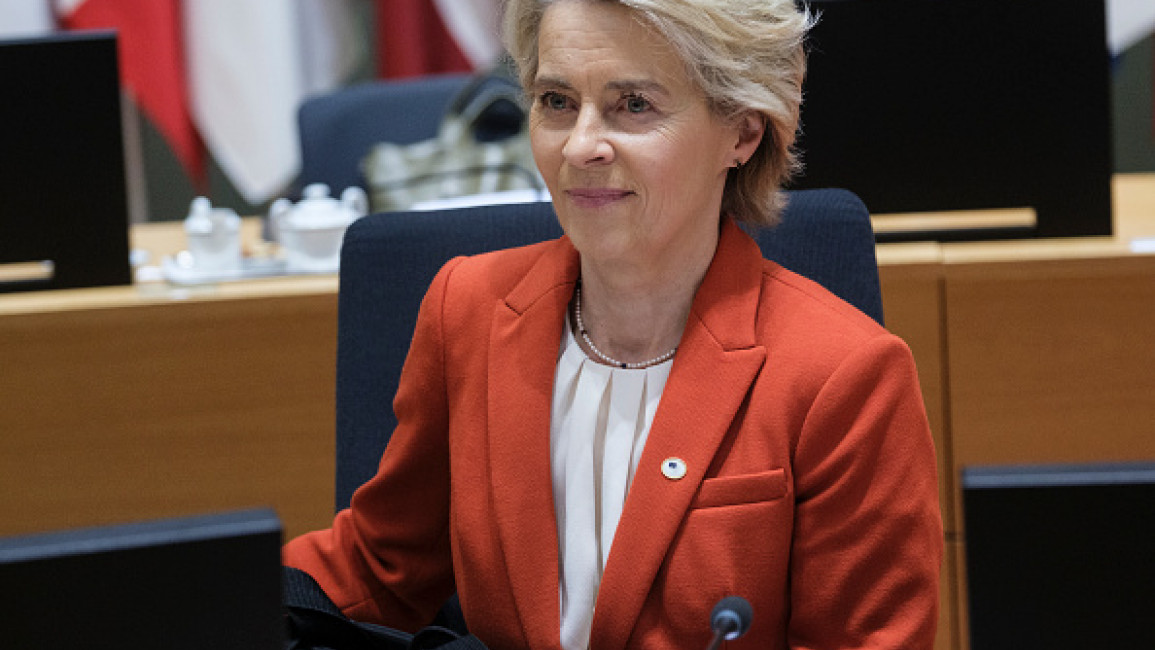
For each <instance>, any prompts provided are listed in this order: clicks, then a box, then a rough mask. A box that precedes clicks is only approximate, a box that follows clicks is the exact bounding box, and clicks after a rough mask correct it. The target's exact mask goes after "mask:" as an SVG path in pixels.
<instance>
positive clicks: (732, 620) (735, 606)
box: [707, 596, 754, 650]
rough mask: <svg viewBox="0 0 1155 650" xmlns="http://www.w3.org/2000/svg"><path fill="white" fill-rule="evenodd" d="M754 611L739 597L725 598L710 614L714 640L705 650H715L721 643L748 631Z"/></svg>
mask: <svg viewBox="0 0 1155 650" xmlns="http://www.w3.org/2000/svg"><path fill="white" fill-rule="evenodd" d="M753 617H754V609H753V608H752V607H750V603H749V602H748V601H747V600H746V599H745V598H743V597H741V596H726V597H725V598H723V599H722V600H719V601H718V604H717V605H714V611H713V612H710V628H711V629H713V630H714V640H713V641H711V642H710V646H709V648H708V649H707V650H717V648H718V644H720V643H721V642H722V641H733V640H734V639H737V638H738V637H740V636H742V635H743V634H745V633H746V630H748V629H750V620H751V619H752V618H753Z"/></svg>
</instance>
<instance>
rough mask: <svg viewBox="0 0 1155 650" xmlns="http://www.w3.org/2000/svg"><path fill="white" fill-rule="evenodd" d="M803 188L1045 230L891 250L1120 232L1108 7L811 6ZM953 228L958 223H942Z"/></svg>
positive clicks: (818, 1)
mask: <svg viewBox="0 0 1155 650" xmlns="http://www.w3.org/2000/svg"><path fill="white" fill-rule="evenodd" d="M809 4H810V5H811V7H812V9H813V10H814V12H815V13H817V14H818V16H819V19H818V23H817V25H816V26H815V28H814V30H813V32H812V33H811V37H810V57H809V70H808V72H807V77H806V81H805V84H804V100H803V105H802V135H801V138H800V141H799V147H800V149H801V151H802V160H803V162H804V164H805V171H804V173H803V175H802V176H801V178H800V179H799V180H798V182H797V183H796V184H795V185H796V186H797V187H800V188H813V187H842V188H846V189H849V190H852V191H853V192H855V193H856V194H858V195H859V196H860V197H861V198H862V199H863V201H864V202H865V203H866V205H867V207H868V208H870V211H871V213H873V214H879V213H909V212H928V211H951V210H986V209H1026V211H1027V213H1028V216H1029V213H1030V211H1031V210H1033V211H1034V216H1035V219H1034V221H1035V223H1034V225H1033V226H1032V225H1029V224H1028V225H1022V224H1014V225H1010V226H1006V227H1000V226H998V225H995V226H987V227H984V228H976V229H951V228H945V229H943V230H938V229H935V230H931V231H911V232H905V233H904V232H901V231H898V232H891V233H880V235H879V239H880V241H887V240H902V239H919V238H924V237H928V238H932V239H940V240H949V239H989V238H994V237H1069V236H1084V235H1110V234H1111V174H1112V157H1111V129H1110V56H1109V53H1108V49H1107V35H1106V17H1105V9H1104V0H1063V1H1062V2H1055V1H1054V0H1014V1H1013V2H1007V1H1006V0H812V1H811V2H810V3H809ZM944 223H945V220H944Z"/></svg>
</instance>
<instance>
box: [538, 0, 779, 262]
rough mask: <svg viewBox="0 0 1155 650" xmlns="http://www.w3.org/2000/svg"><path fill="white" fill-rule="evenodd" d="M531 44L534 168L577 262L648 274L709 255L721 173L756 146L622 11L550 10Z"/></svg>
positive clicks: (569, 1) (569, 2)
mask: <svg viewBox="0 0 1155 650" xmlns="http://www.w3.org/2000/svg"><path fill="white" fill-rule="evenodd" d="M538 42H539V45H538V53H539V66H538V70H537V75H536V77H535V79H534V81H533V85H532V87H531V88H530V91H531V96H532V97H533V98H534V103H533V107H532V109H531V111H530V136H531V139H532V143H533V153H534V158H535V160H536V161H537V165H538V167H539V168H540V169H541V173H542V176H543V177H544V178H545V182H546V184H547V185H548V186H549V190H550V193H551V194H552V195H553V201H554V206H555V208H556V211H557V214H558V218H559V220H560V221H561V225H562V228H564V229H565V231H566V233H567V234H568V235H569V236H570V239H571V240H572V241H573V243H574V245H575V246H576V247H577V249H578V250H579V251H580V252H581V254H582V257H583V261H592V262H595V263H602V264H611V265H612V264H626V265H632V266H643V267H646V266H648V267H649V268H651V269H654V270H658V269H660V268H661V267H662V266H663V265H669V264H671V263H676V261H677V260H679V259H689V258H687V257H686V256H687V255H692V256H694V258H695V259H700V258H701V256H702V254H703V253H704V254H706V255H708V256H712V255H713V250H714V246H715V245H716V239H717V230H718V218H719V207H720V205H721V201H722V190H723V188H724V187H725V181H726V173H727V170H728V168H729V167H731V166H732V165H733V164H734V161H735V159H741V160H745V159H746V158H747V157H749V155H750V153H752V152H753V148H754V147H756V146H757V142H754V144H753V145H752V146H751V145H749V144H748V143H745V144H744V142H743V141H744V140H748V139H749V138H743V137H740V131H739V129H738V128H737V127H736V126H734V125H727V124H723V123H722V122H721V121H720V120H719V119H718V118H716V117H715V116H714V114H713V113H712V112H711V111H710V110H709V108H708V106H707V104H706V99H705V97H704V96H703V95H702V93H701V92H700V91H699V90H698V89H697V88H696V87H695V86H694V84H692V83H691V82H690V80H689V78H688V77H687V75H686V72H685V70H684V68H683V65H682V63H681V61H680V59H679V58H678V57H677V55H676V54H675V53H674V51H673V50H672V49H671V48H670V47H669V46H668V45H667V44H666V42H665V41H664V40H663V39H662V37H660V36H659V35H657V34H656V33H655V32H653V31H651V30H650V29H648V28H646V27H645V26H644V25H643V24H642V23H640V22H638V21H637V19H636V18H635V17H634V16H633V14H632V13H631V12H630V11H629V10H628V9H625V8H623V7H621V6H620V5H616V4H610V3H602V2H585V1H581V0H565V1H562V2H558V3H556V4H553V5H551V6H550V7H549V8H548V9H547V10H546V13H545V15H544V17H543V20H542V24H541V31H540V34H539V39H538ZM706 259H707V260H708V259H709V257H707V258H706Z"/></svg>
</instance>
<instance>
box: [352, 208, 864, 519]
mask: <svg viewBox="0 0 1155 650" xmlns="http://www.w3.org/2000/svg"><path fill="white" fill-rule="evenodd" d="M560 235H561V227H560V226H559V225H558V223H557V218H556V216H555V215H554V212H553V206H552V204H550V203H525V204H515V205H498V206H480V207H472V208H462V209H454V210H443V211H435V212H400V213H392V214H378V215H372V216H369V217H365V218H363V219H360V220H359V221H357V222H355V223H354V224H353V225H352V226H350V228H349V230H348V231H347V233H346V235H345V243H344V246H343V248H342V250H341V271H340V287H341V288H340V293H339V298H338V334H337V486H336V488H337V491H336V502H337V508H338V509H340V508H344V507H346V506H347V505H348V504H349V499H350V497H351V496H352V494H353V491H354V490H356V489H357V487H358V486H360V485H361V484H362V483H364V482H365V481H367V480H368V479H369V478H371V477H372V476H373V474H374V473H375V472H376V470H377V464H378V461H379V460H380V458H381V454H382V452H383V451H384V449H385V444H386V443H387V442H388V441H389V436H390V435H391V434H392V432H393V428H394V427H395V426H396V424H397V421H396V419H395V417H394V414H393V395H394V394H395V393H396V392H397V382H398V377H399V376H400V373H401V366H402V364H403V362H404V361H405V356H406V355H407V354H408V351H409V342H410V339H411V337H412V334H413V328H414V325H415V323H416V320H417V310H418V308H419V306H420V304H421V299H422V297H423V296H424V294H425V291H426V289H427V288H428V287H429V283H430V282H431V281H432V280H433V276H434V275H435V274H436V273H437V271H438V269H440V268H441V266H442V265H443V264H444V263H445V262H447V261H448V260H449V259H450V258H452V257H455V256H457V255H470V254H476V253H482V252H485V251H490V250H496V249H500V248H510V247H513V246H520V245H524V244H531V243H534V242H538V241H542V240H545V239H549V238H553V237H558V236H560ZM753 235H754V237H755V239H757V241H758V243H759V245H760V246H761V248H762V252H763V254H764V255H765V256H766V257H768V258H770V259H772V260H774V261H776V262H778V263H779V264H782V265H783V266H785V267H787V268H789V269H790V270H792V271H795V272H796V273H800V274H802V275H804V276H806V277H809V278H811V279H813V280H815V281H816V282H819V283H821V284H822V285H824V286H825V287H827V288H828V289H830V290H831V291H833V292H834V293H835V294H837V295H839V296H841V297H842V298H843V299H845V300H846V301H848V302H850V303H851V304H853V305H855V306H856V307H858V308H859V309H861V310H862V311H863V312H865V313H867V314H868V315H870V316H871V317H873V318H874V319H875V320H877V321H879V322H880V323H881V322H882V297H881V293H880V290H879V284H878V266H877V263H876V261H875V257H874V234H873V231H872V229H871V225H870V217H869V214H868V212H867V210H866V206H864V205H863V204H862V202H861V201H860V200H859V199H858V197H856V196H855V195H854V194H852V193H850V192H847V191H845V190H807V191H798V192H791V193H790V201H789V204H788V207H787V209H786V212H785V214H784V219H783V223H782V224H781V225H780V226H778V227H777V228H774V229H765V230H758V231H756V232H754V233H753Z"/></svg>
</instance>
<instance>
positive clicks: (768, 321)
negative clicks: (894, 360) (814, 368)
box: [757, 260, 897, 353]
mask: <svg viewBox="0 0 1155 650" xmlns="http://www.w3.org/2000/svg"><path fill="white" fill-rule="evenodd" d="M758 313H759V317H758V327H757V330H758V336H759V338H760V339H762V342H763V343H766V344H775V345H779V344H788V345H795V346H797V345H802V344H810V345H814V346H817V347H819V348H821V349H823V350H826V351H828V352H833V353H837V352H838V351H839V350H841V351H842V352H844V353H845V352H849V351H850V350H851V349H856V348H858V347H860V346H862V345H864V344H867V343H868V342H875V343H879V344H882V343H885V342H887V340H890V339H896V338H897V337H895V336H894V335H893V334H891V333H890V332H888V331H887V330H886V328H884V327H883V326H882V325H881V324H880V323H878V322H877V321H875V320H874V319H873V318H871V317H870V316H868V315H867V314H866V313H864V312H862V311H861V310H859V309H858V308H857V307H855V306H854V305H851V304H850V303H848V302H846V301H845V300H843V299H842V298H840V297H838V296H837V295H835V294H834V293H833V292H831V291H830V290H829V289H827V288H826V287H824V286H822V285H821V284H819V283H818V282H815V281H814V280H811V279H809V278H806V277H804V276H802V275H799V274H797V273H794V272H793V271H790V270H789V269H786V268H785V267H783V266H781V265H779V264H777V263H775V262H772V261H769V260H766V261H765V262H764V264H763V273H762V292H761V299H760V304H759V308H758Z"/></svg>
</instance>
